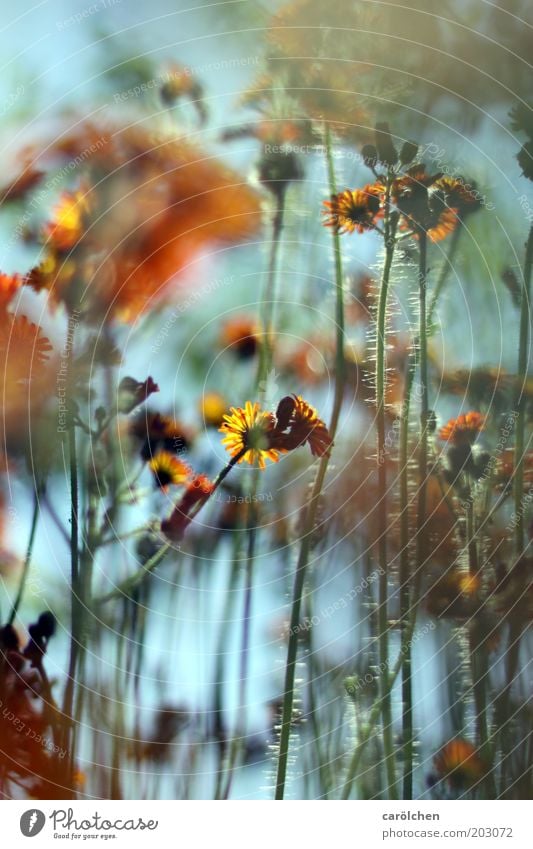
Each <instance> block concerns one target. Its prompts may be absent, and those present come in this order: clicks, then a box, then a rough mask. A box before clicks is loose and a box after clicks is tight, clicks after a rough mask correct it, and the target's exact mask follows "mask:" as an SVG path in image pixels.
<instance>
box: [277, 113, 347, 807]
mask: <svg viewBox="0 0 533 849" xmlns="http://www.w3.org/2000/svg"><path fill="white" fill-rule="evenodd" d="M325 149H326V166H327V171H328V180H329V189H330V193H331V194H332V195H333V194H335V193H336V190H337V189H336V182H335V169H334V165H333V153H332V147H331V137H330V133H329V128H328V127H326V128H325ZM333 255H334V260H335V291H336V301H335V318H336V328H337V331H336V355H335V394H334V400H333V411H332V415H331V423H330V434H331V437H332V439H334V438H335V433H336V430H337V425H338V422H339V417H340V411H341V407H342V399H343V395H344V375H345V363H344V293H343V277H342V258H341V247H340V238H339V234H338V232H337V231H336V230H333ZM328 463H329V456H328V455H326V456H325V457H322V459H321V461H320V465H319V467H318V473H317V476H316V478H315V482H314V485H313V490H312V493H311V498H310V500H309V503H308V505H307V510H306V512H305V517H304V523H303V535H302V540H301V546H300V552H299V556H298V561H297V564H296V573H295V576H294V588H293V594H292V604H291V618H290V628H289V643H288V646H287V661H286V664H285V682H284V689H283V707H282V717H281V731H280V741H279V753H278V765H277V773H276V790H275V798H276V799H277V800H281V799H283V798H284V796H285V782H286V777H287V763H288V757H289V743H290V734H291V722H292V713H293V705H294V689H295V686H294V682H295V677H296V660H297V655H298V625H299V621H300V610H301V606H302V594H303V588H304V583H305V574H306V569H307V563H308V559H309V553H310V549H311V538H312V534H313V529H314V525H315V519H316V514H317V509H318V504H319V501H320V494H321V492H322V486H323V484H324V479H325V476H326V472H327V469H328Z"/></svg>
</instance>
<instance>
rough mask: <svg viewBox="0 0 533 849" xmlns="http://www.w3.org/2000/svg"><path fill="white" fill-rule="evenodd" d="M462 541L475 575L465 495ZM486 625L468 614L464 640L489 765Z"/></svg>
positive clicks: (471, 519)
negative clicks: (484, 640)
mask: <svg viewBox="0 0 533 849" xmlns="http://www.w3.org/2000/svg"><path fill="white" fill-rule="evenodd" d="M466 544H467V550H468V571H469V574H470V576H471V577H472V578H473V577H475V576H479V560H478V550H477V542H476V528H475V515H474V501H473V498H472V497H471V494H469V497H468V506H467V509H466ZM485 631H486V626H485V625H484V622H483V611H479V613H478V615H477V616H474V617H472V619H471V621H470V623H469V626H468V641H469V649H470V666H471V673H472V692H473V695H474V705H475V709H476V739H477V745H478V747H479V750H480V754H481V757H482V758H483V760H484V761H485V763H486V764H487V765H490V764H491V760H492V759H491V752H490V747H489V728H488V719H487V684H488V676H489V668H488V663H487V652H486V650H485V649H484V647H483V635H484V632H485ZM485 785H486V788H487V798H489V799H491V798H493V797H494V779H493V775H492V772H491V771H490V770H489V772H488V774H487V777H486V779H485Z"/></svg>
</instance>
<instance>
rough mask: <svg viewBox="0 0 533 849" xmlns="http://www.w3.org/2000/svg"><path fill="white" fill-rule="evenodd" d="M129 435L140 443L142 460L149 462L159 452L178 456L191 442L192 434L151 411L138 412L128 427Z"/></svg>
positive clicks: (166, 417) (169, 419) (167, 418)
mask: <svg viewBox="0 0 533 849" xmlns="http://www.w3.org/2000/svg"><path fill="white" fill-rule="evenodd" d="M130 433H131V435H132V436H133V437H134V438H135V439H137V440H139V441H140V442H141V443H142V445H141V457H142V458H143V460H151V459H152V457H154V456H155V454H156V453H157V452H158V451H159V450H164V451H169V452H173V453H174V454H179V453H181V452H182V451H185V450H186V449H187V448H188V447H189V446H190V444H191V442H192V440H193V435H192V433H190V431H188V429H187V428H186V427H184V426H183V425H181V424H180V423H179V422H175V421H174V420H173V419H171V418H170V417H169V416H164V415H162V414H161V413H155V412H154V411H153V410H143V411H142V412H140V413H139V414H138V415H137V416H136V417H135V419H134V420H133V422H132V423H131V425H130Z"/></svg>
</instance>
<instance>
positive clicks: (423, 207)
mask: <svg viewBox="0 0 533 849" xmlns="http://www.w3.org/2000/svg"><path fill="white" fill-rule="evenodd" d="M456 183H457V181H454V180H451V179H450V181H449V182H444V181H443V180H441V178H440V176H439V175H438V174H437V175H431V174H428V173H427V172H426V168H425V166H424V165H413V167H412V168H409V170H408V171H407V172H406V174H405V175H404V176H403V177H398V178H397V179H396V180H395V181H394V183H393V186H392V193H391V198H392V201H393V203H394V204H395V205H396V207H397V208H398V210H399V212H400V213H401V215H402V227H403V229H413V230H414V233H413V235H414V236H415V237H418V235H419V231H420V230H422V231H425V232H426V234H427V236H428V238H429V239H430V240H431V241H432V242H440V241H441V240H442V239H445V238H446V236H448V235H449V234H450V233H451V232H453V230H455V228H456V226H457V224H458V217H457V205H455V206H453V205H452V202H455V203H456V204H457V203H459V191H460V189H459V187H458V186H457V185H456ZM452 190H453V191H452Z"/></svg>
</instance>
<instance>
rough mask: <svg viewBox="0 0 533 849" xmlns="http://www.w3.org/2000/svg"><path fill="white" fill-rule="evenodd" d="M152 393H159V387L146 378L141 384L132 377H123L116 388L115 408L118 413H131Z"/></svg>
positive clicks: (149, 378)
mask: <svg viewBox="0 0 533 849" xmlns="http://www.w3.org/2000/svg"><path fill="white" fill-rule="evenodd" d="M153 392H159V386H158V385H157V383H155V382H154V381H153V379H152V378H151V377H148V378H147V379H146V380H144V381H143V382H142V383H141V381H139V380H135V378H133V377H123V378H122V380H121V381H120V386H119V387H118V399H117V407H118V411H119V413H131V411H132V410H134V409H135V407H138V406H139V404H142V403H144V401H146V399H147V398H148V396H149V395H151V394H152V393H153Z"/></svg>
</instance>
